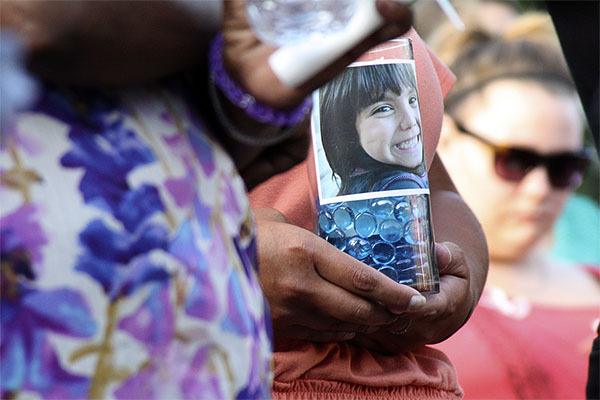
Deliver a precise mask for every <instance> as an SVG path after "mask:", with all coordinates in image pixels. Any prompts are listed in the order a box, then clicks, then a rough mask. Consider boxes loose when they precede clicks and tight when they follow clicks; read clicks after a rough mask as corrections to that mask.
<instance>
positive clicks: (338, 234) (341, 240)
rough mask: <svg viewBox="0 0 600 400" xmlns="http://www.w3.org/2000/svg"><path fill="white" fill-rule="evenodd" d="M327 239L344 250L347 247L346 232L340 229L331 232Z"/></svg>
mask: <svg viewBox="0 0 600 400" xmlns="http://www.w3.org/2000/svg"><path fill="white" fill-rule="evenodd" d="M326 240H327V241H328V242H329V243H331V244H332V245H334V246H335V247H337V248H338V249H340V250H342V251H344V250H345V249H346V236H344V232H342V231H341V230H339V229H336V230H334V231H333V232H331V233H329V235H327V237H326Z"/></svg>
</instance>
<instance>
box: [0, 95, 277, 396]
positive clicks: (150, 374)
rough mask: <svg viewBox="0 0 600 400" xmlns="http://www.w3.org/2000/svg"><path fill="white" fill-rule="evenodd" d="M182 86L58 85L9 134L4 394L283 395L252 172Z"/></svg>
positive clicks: (0, 162)
mask: <svg viewBox="0 0 600 400" xmlns="http://www.w3.org/2000/svg"><path fill="white" fill-rule="evenodd" d="M187 104H188V103H187V102H186V101H185V100H184V96H182V95H181V94H180V91H179V90H174V89H173V88H172V87H171V88H170V89H162V88H158V87H157V88H151V89H149V88H146V89H144V90H141V89H140V90H131V91H127V92H122V93H118V94H114V95H107V94H105V93H101V92H97V91H77V92H75V91H64V90H58V89H56V88H50V87H47V88H46V89H45V90H44V95H43V96H42V98H41V99H40V101H39V102H38V104H37V105H36V107H35V108H34V109H32V110H31V111H30V112H26V113H22V114H21V115H19V116H18V118H17V120H16V122H15V124H13V127H12V128H11V130H10V131H9V132H4V133H3V135H2V149H1V153H0V173H1V186H0V199H1V200H0V204H1V209H0V212H1V220H0V229H1V232H0V234H1V262H2V264H1V281H0V282H1V292H0V293H1V310H0V311H1V312H0V316H1V323H2V325H1V327H2V332H1V333H2V335H1V344H0V346H1V349H0V350H1V353H0V357H1V358H0V389H1V395H2V398H7V397H9V398H12V397H21V396H22V397H28V398H31V397H33V398H35V397H43V398H84V397H88V398H128V399H134V398H135V399H140V398H162V399H167V398H168V399H174V398H211V399H215V398H219V399H222V398H268V397H269V396H270V384H271V373H270V363H271V336H270V335H271V334H270V328H269V314H268V311H267V309H266V302H265V300H264V299H263V297H262V294H261V290H260V286H259V282H258V280H257V277H256V271H255V268H256V246H255V238H254V233H255V232H254V230H255V228H254V225H253V220H252V216H251V214H250V211H249V205H248V201H247V198H246V195H245V189H244V185H243V182H242V181H241V179H240V178H239V176H238V175H237V174H236V172H235V168H234V165H233V164H232V162H231V161H230V159H229V158H228V156H227V155H226V154H225V153H224V152H223V151H222V150H221V149H220V148H219V147H218V146H217V145H215V143H213V142H212V141H211V140H210V138H209V137H208V136H207V134H206V128H205V126H204V125H203V123H202V121H201V120H199V119H198V118H196V117H195V116H194V114H193V113H192V112H191V111H190V110H189V108H188V106H187Z"/></svg>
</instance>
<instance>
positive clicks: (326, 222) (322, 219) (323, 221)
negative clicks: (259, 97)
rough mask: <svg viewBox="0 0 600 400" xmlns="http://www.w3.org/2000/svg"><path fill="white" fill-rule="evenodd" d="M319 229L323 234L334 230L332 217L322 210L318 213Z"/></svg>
mask: <svg viewBox="0 0 600 400" xmlns="http://www.w3.org/2000/svg"><path fill="white" fill-rule="evenodd" d="M319 228H320V229H321V230H322V231H323V232H325V233H329V232H331V231H332V230H334V229H335V224H334V222H333V216H332V215H331V213H329V212H328V211H325V210H323V211H321V212H320V213H319Z"/></svg>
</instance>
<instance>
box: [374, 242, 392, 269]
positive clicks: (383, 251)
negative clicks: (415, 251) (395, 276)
mask: <svg viewBox="0 0 600 400" xmlns="http://www.w3.org/2000/svg"><path fill="white" fill-rule="evenodd" d="M395 256H396V249H395V248H394V246H392V245H391V244H389V243H387V242H377V243H375V244H374V245H373V256H372V257H373V260H374V261H375V262H376V263H377V264H389V263H391V262H392V261H394V258H395Z"/></svg>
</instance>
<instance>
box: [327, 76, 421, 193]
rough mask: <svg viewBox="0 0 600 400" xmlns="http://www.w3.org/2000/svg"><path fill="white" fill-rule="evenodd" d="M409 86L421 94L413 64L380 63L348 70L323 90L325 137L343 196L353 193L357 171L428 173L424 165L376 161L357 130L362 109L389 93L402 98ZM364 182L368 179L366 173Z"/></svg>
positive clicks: (330, 160)
mask: <svg viewBox="0 0 600 400" xmlns="http://www.w3.org/2000/svg"><path fill="white" fill-rule="evenodd" d="M407 86H408V87H410V88H413V89H415V92H417V82H416V79H415V75H414V72H413V68H412V65H410V64H379V65H367V66H360V67H349V68H346V70H345V71H344V72H343V73H341V74H340V75H338V76H337V77H336V78H335V79H334V80H332V81H331V82H329V83H328V84H327V85H325V86H324V87H323V88H321V89H320V92H319V103H320V104H319V107H320V117H321V126H320V128H321V138H322V141H323V149H324V150H325V155H326V156H327V160H328V162H329V165H330V167H331V170H332V172H333V174H334V179H335V175H337V176H339V178H340V180H341V186H340V190H339V193H338V194H339V195H341V194H349V193H351V191H350V180H351V177H352V175H353V173H354V172H355V170H357V169H361V170H362V171H364V172H373V173H375V172H386V171H387V172H389V171H392V170H399V171H408V172H413V173H416V174H419V175H420V174H422V173H423V172H424V170H425V167H424V164H425V163H424V162H423V163H422V164H421V165H419V166H418V167H417V168H414V169H412V170H411V169H407V168H401V167H399V166H397V165H389V164H384V163H381V162H379V161H377V160H374V159H373V158H371V157H370V156H369V155H368V154H367V153H366V152H365V151H364V149H363V148H362V146H361V144H360V138H359V136H358V132H357V131H356V116H357V115H358V113H359V112H360V110H362V109H363V108H365V107H367V106H368V105H370V104H373V103H376V102H377V101H380V100H381V99H382V98H383V96H384V95H385V92H386V91H388V90H391V91H392V92H394V93H395V94H397V95H400V94H401V93H402V90H404V88H406V87H407ZM419 125H420V121H419ZM422 147H423V146H422ZM373 175H374V174H373ZM361 179H365V174H364V173H363V174H361Z"/></svg>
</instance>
